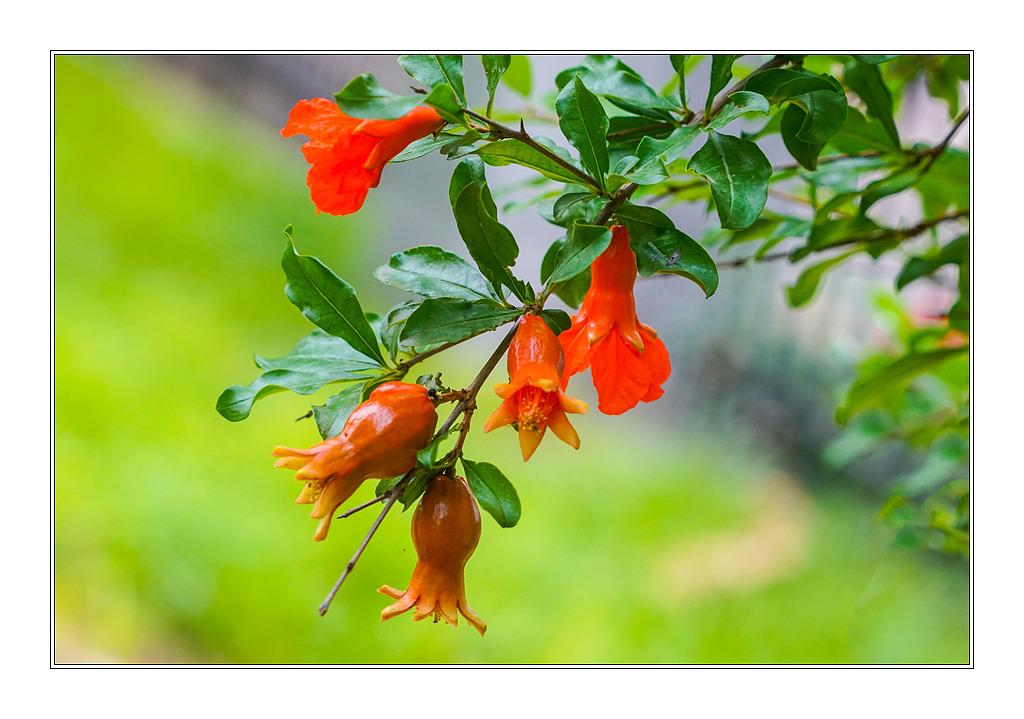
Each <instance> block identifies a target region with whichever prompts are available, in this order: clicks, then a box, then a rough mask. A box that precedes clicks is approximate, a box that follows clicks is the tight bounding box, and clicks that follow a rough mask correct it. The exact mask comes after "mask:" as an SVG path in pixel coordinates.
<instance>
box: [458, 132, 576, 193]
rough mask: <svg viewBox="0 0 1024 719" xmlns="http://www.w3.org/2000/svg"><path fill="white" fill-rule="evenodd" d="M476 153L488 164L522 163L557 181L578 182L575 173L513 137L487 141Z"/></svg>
mask: <svg viewBox="0 0 1024 719" xmlns="http://www.w3.org/2000/svg"><path fill="white" fill-rule="evenodd" d="M476 154H477V155H479V156H480V158H481V159H482V160H483V161H484V162H486V163H487V164H488V165H498V166H500V165H510V164H515V165H522V166H523V167H529V168H530V169H531V170H536V171H537V172H539V173H540V174H542V175H544V176H545V177H548V178H550V179H552V180H557V181H558V182H568V183H578V182H579V181H580V178H579V177H578V176H577V175H574V174H573V173H572V172H570V171H569V170H567V169H566V168H565V167H563V166H562V165H559V164H558V163H557V162H555V161H554V160H552V159H551V158H550V157H548V156H547V155H544V154H543V153H541V152H540V151H539V150H537V149H535V148H533V147H530V146H529V145H527V144H525V143H523V142H520V141H519V140H516V139H515V138H506V139H504V140H498V141H497V142H489V143H487V144H486V145H483V146H482V147H480V148H478V149H477V150H476Z"/></svg>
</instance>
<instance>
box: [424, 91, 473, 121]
mask: <svg viewBox="0 0 1024 719" xmlns="http://www.w3.org/2000/svg"><path fill="white" fill-rule="evenodd" d="M423 104H424V105H430V106H431V107H432V108H434V109H435V110H437V114H438V115H440V116H441V117H442V119H444V121H445V122H451V123H455V124H464V122H465V121H464V119H463V117H462V102H460V101H459V98H458V97H456V95H455V91H454V90H452V88H451V87H449V86H448V85H437V86H436V87H434V88H433V89H432V90H431V91H430V92H428V93H427V96H426V97H425V98H423Z"/></svg>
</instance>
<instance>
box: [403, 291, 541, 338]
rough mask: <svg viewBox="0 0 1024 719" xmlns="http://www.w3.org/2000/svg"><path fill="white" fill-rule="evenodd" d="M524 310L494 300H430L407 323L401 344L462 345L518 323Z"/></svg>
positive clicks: (415, 311) (414, 312)
mask: <svg viewBox="0 0 1024 719" xmlns="http://www.w3.org/2000/svg"><path fill="white" fill-rule="evenodd" d="M521 314H522V310H519V309H510V308H508V307H503V306H502V305H499V304H498V303H497V302H493V301H483V300H481V301H478V302H470V301H468V300H457V299H450V298H448V299H427V300H423V303H422V304H421V305H420V306H419V307H418V308H416V309H415V310H414V311H413V313H412V314H411V315H409V318H408V319H407V320H406V321H405V327H404V328H403V329H402V334H401V337H402V341H403V342H408V343H409V344H411V345H413V346H415V347H422V346H426V345H433V344H441V343H444V342H459V341H461V340H464V339H468V338H470V337H474V336H476V335H478V334H481V333H482V332H488V331H490V330H493V329H494V328H496V327H500V326H501V325H503V324H507V323H508V322H511V321H513V320H515V319H516V318H517V317H519V316H520V315H521Z"/></svg>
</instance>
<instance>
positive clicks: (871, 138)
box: [829, 107, 899, 154]
mask: <svg viewBox="0 0 1024 719" xmlns="http://www.w3.org/2000/svg"><path fill="white" fill-rule="evenodd" d="M829 142H830V143H831V144H832V145H833V146H835V148H836V149H837V150H839V151H840V152H844V153H847V154H855V153H858V152H866V151H872V152H893V151H896V150H898V149H899V146H898V145H894V144H893V141H892V137H891V136H890V135H889V133H887V132H886V131H885V128H884V127H882V124H881V123H880V122H878V121H877V120H868V119H867V118H865V117H864V116H863V115H862V114H860V111H859V110H856V109H855V108H852V107H851V108H847V111H846V120H845V122H844V123H843V127H842V129H841V130H840V131H839V133H838V134H837V135H836V136H835V137H833V138H831V140H829Z"/></svg>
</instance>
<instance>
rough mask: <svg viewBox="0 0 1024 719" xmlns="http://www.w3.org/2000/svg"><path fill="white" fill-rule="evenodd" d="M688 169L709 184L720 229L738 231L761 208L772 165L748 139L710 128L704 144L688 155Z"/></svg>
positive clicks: (766, 196)
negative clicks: (690, 156)
mask: <svg viewBox="0 0 1024 719" xmlns="http://www.w3.org/2000/svg"><path fill="white" fill-rule="evenodd" d="M690 169H691V170H692V171H693V172H696V173H698V174H700V175H703V176H704V177H705V178H707V180H708V182H710V183H711V196H712V197H713V198H714V200H715V207H716V208H717V209H718V217H719V219H720V220H721V223H722V227H723V228H725V229H730V230H741V229H743V228H744V227H747V226H748V225H750V224H752V223H753V222H754V220H756V219H757V217H758V215H760V214H761V210H763V209H764V205H765V202H766V201H767V200H768V180H769V179H770V178H771V176H772V166H771V164H770V163H769V162H768V158H766V157H765V156H764V153H763V152H761V149H760V148H759V147H758V146H757V145H756V144H754V143H753V142H751V141H750V140H743V139H741V138H738V137H733V136H731V135H722V134H720V133H718V132H715V131H711V132H709V133H708V139H707V142H705V143H704V146H703V147H702V148H701V149H699V150H698V151H697V152H696V153H695V154H694V156H693V157H692V158H690Z"/></svg>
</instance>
